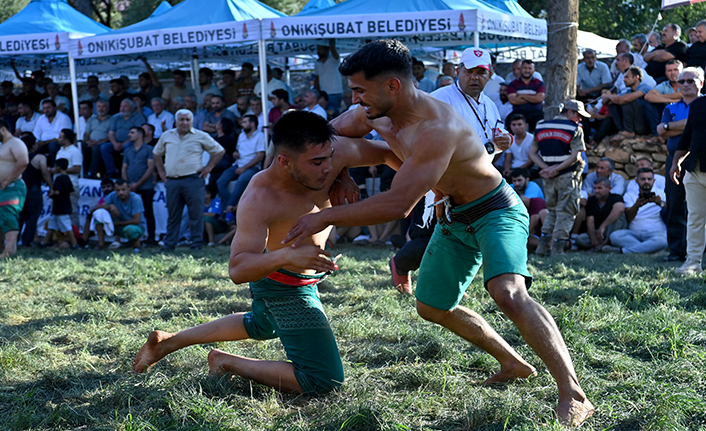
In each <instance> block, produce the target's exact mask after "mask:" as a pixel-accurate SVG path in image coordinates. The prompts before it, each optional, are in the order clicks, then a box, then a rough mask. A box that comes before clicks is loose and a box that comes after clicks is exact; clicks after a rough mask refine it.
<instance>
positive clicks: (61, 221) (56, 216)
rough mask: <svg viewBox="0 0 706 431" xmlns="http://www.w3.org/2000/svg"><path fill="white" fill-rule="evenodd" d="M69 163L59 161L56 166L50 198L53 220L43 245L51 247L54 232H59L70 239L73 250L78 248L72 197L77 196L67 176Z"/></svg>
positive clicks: (63, 160) (50, 219) (50, 220)
mask: <svg viewBox="0 0 706 431" xmlns="http://www.w3.org/2000/svg"><path fill="white" fill-rule="evenodd" d="M68 165H69V161H68V160H66V159H57V160H56V166H55V168H54V169H55V173H56V176H55V177H54V185H53V186H52V188H51V192H50V193H49V197H50V198H51V199H52V201H53V203H52V207H51V218H49V225H48V226H47V227H48V229H47V233H46V235H45V236H44V241H42V243H43V244H44V245H45V246H47V245H50V244H51V242H52V241H53V238H54V232H59V233H61V234H63V235H65V236H66V237H67V238H68V239H69V244H71V247H72V248H77V247H78V243H77V242H76V236H75V235H74V229H73V226H72V222H71V216H72V215H73V211H72V205H71V196H72V195H74V194H75V189H74V186H73V185H72V184H71V180H70V179H69V176H68V175H66V168H67V167H68Z"/></svg>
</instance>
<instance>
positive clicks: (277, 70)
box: [272, 67, 294, 98]
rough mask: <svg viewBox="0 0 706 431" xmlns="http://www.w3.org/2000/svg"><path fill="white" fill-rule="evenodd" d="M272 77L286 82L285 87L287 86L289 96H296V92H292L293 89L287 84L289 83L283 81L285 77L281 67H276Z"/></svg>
mask: <svg viewBox="0 0 706 431" xmlns="http://www.w3.org/2000/svg"><path fill="white" fill-rule="evenodd" d="M272 76H273V77H274V78H276V79H279V80H280V81H282V82H284V85H285V86H286V88H285V90H286V91H287V94H289V95H290V98H291V95H294V92H293V91H292V87H290V86H289V84H287V82H286V81H285V80H284V79H283V77H284V71H283V70H282V69H280V68H279V67H275V68H273V69H272Z"/></svg>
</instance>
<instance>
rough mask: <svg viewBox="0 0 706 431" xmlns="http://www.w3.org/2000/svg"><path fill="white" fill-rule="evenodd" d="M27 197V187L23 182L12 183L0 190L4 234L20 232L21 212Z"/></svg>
mask: <svg viewBox="0 0 706 431" xmlns="http://www.w3.org/2000/svg"><path fill="white" fill-rule="evenodd" d="M26 197H27V186H25V182H24V181H22V180H17V181H15V182H12V183H10V184H9V185H8V186H7V187H5V190H0V230H2V232H3V233H8V232H12V231H15V230H19V228H20V225H19V220H20V212H22V207H23V206H24V204H25V198H26Z"/></svg>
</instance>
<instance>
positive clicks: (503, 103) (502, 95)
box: [488, 75, 526, 123]
mask: <svg viewBox="0 0 706 431" xmlns="http://www.w3.org/2000/svg"><path fill="white" fill-rule="evenodd" d="M493 76H495V75H493ZM488 97H490V100H492V101H493V102H494V103H495V106H497V108H498V114H500V120H501V121H502V122H504V123H507V117H508V115H510V113H511V112H512V108H513V107H512V103H510V100H509V99H508V98H507V83H505V82H502V83H500V84H499V90H498V93H497V94H491V95H489V96H488ZM525 120H526V119H525Z"/></svg>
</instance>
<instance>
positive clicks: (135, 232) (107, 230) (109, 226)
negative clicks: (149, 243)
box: [91, 178, 145, 251]
mask: <svg viewBox="0 0 706 431" xmlns="http://www.w3.org/2000/svg"><path fill="white" fill-rule="evenodd" d="M143 212H144V207H143V205H142V199H140V197H139V196H138V195H137V194H136V193H134V192H131V191H130V187H129V186H128V183H127V181H125V180H124V179H122V178H120V179H118V180H117V181H116V182H115V191H113V192H112V193H110V194H109V195H108V196H106V197H105V200H104V201H103V204H101V205H98V206H97V207H96V208H95V209H94V210H93V213H92V220H91V230H94V231H95V232H96V234H97V235H98V245H97V246H96V247H95V248H94V250H103V249H104V248H105V236H106V234H107V235H108V236H113V235H114V236H115V240H114V241H113V242H112V243H111V244H110V245H109V246H108V248H110V249H117V248H120V247H122V243H121V242H120V238H125V239H126V240H127V241H130V242H131V245H132V247H133V249H134V250H135V251H139V250H140V247H142V243H141V242H140V238H142V236H143V235H144V234H145V219H144V217H143V215H142V213H143Z"/></svg>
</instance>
